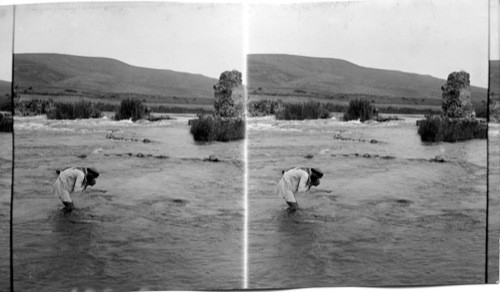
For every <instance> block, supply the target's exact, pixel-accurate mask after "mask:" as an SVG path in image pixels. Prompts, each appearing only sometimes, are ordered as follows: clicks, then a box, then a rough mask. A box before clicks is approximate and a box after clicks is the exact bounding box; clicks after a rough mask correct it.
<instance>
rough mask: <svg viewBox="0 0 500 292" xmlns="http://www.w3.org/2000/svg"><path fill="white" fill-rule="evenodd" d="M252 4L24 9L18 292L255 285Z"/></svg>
mask: <svg viewBox="0 0 500 292" xmlns="http://www.w3.org/2000/svg"><path fill="white" fill-rule="evenodd" d="M242 8H243V7H242V6H241V5H237V4H194V3H185V4H178V3H176V4H175V3H152V2H151V3H133V2H128V3H72V4H61V3H59V4H40V5H21V6H16V7H15V11H14V23H15V29H14V40H15V44H14V61H13V67H14V68H13V88H14V93H15V94H14V95H15V96H14V104H15V116H14V139H15V140H14V141H15V143H14V148H15V169H14V173H15V177H14V201H13V205H14V207H13V222H12V225H13V258H14V260H13V271H14V289H15V290H16V291H37V290H40V289H42V288H43V290H47V291H49V290H50V291H69V290H72V289H73V290H74V289H77V290H78V291H79V290H80V289H84V290H86V291H87V290H88V291H93V290H97V291H101V290H109V291H130V290H200V289H203V290H207V289H208V290H222V289H241V288H243V282H244V275H243V273H244V267H243V259H244V257H243V250H244V246H243V238H244V235H243V230H244V159H243V155H244V149H243V146H244V138H245V123H244V118H243V115H244V107H243V105H244V91H243V85H242V80H243V76H242V72H243V68H244V56H243V47H242V44H243V42H242V38H243V33H242V32H243V29H242V26H243V24H242V21H241V20H242ZM4 14H8V13H4ZM2 15H3V14H2ZM2 28H3V26H2ZM2 44H3V42H2ZM0 79H8V78H7V77H4V78H0ZM7 81H8V80H7ZM3 84H4V83H0V85H2V86H3ZM5 85H6V88H9V86H10V83H9V82H5ZM2 89H3V87H2ZM8 93H9V91H6V93H3V91H2V96H3V95H5V94H8ZM2 135H8V134H7V133H5V134H4V133H2ZM8 141H10V140H9V139H3V137H2V144H3V143H6V144H7V145H8ZM4 149H5V148H3V147H2V152H1V155H2V156H1V159H2V161H9V157H10V156H9V153H10V152H6V151H5V150H4ZM4 152H5V153H4ZM7 172H8V169H7V168H5V169H4V164H3V163H2V180H1V183H2V186H3V184H8V183H9V180H8V178H10V177H8V176H7V175H5V179H4V173H7ZM3 189H4V188H2V190H3ZM4 197H5V199H4ZM8 197H9V193H7V194H4V193H3V191H2V197H1V199H2V208H4V207H5V208H8V206H7V205H6V204H7V203H5V206H4V201H5V202H8ZM2 210H3V209H2ZM7 210H8V209H7ZM0 220H2V221H1V223H2V227H1V228H2V229H1V231H2V232H4V230H8V229H6V228H4V221H5V222H7V218H5V220H4V218H3V217H0ZM6 226H7V225H6ZM0 238H1V239H0V244H2V246H3V245H4V244H6V242H5V243H4V241H5V240H4V239H3V238H4V237H3V236H0ZM2 250H3V249H2ZM5 258H6V257H5ZM0 259H1V260H2V266H0V267H2V270H1V271H2V275H1V277H3V274H4V273H3V263H4V260H3V259H4V255H3V254H2V257H1V258H0ZM1 279H3V278H1ZM1 279H0V282H3V281H2V280H1ZM0 290H4V289H2V287H0Z"/></svg>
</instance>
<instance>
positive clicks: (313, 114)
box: [275, 101, 331, 120]
mask: <svg viewBox="0 0 500 292" xmlns="http://www.w3.org/2000/svg"><path fill="white" fill-rule="evenodd" d="M275 116H276V119H277V120H312V119H329V118H331V115H330V111H329V110H328V109H327V108H326V107H325V106H324V105H323V104H322V103H320V102H319V101H308V102H305V103H284V104H283V105H282V106H281V107H279V108H277V109H275Z"/></svg>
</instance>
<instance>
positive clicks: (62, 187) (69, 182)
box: [51, 167, 99, 212]
mask: <svg viewBox="0 0 500 292" xmlns="http://www.w3.org/2000/svg"><path fill="white" fill-rule="evenodd" d="M56 172H57V174H58V175H59V176H58V177H57V179H56V181H55V182H54V185H52V189H51V192H52V193H53V194H54V195H56V196H57V197H59V199H61V201H62V203H63V204H64V209H63V210H64V211H65V212H71V211H72V210H73V209H74V208H75V207H74V206H73V201H71V194H73V193H78V192H83V191H84V190H85V189H86V188H87V186H93V185H95V179H96V178H97V177H98V176H99V173H98V172H97V170H95V169H94V168H90V167H69V168H66V169H64V170H63V171H59V170H57V171H56Z"/></svg>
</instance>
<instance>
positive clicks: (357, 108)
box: [344, 99, 378, 122]
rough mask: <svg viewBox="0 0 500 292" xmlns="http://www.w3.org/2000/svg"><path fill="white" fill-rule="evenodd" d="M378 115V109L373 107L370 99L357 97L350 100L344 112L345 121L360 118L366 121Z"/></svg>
mask: <svg viewBox="0 0 500 292" xmlns="http://www.w3.org/2000/svg"><path fill="white" fill-rule="evenodd" d="M377 116H378V110H377V109H376V108H375V107H373V106H372V105H371V104H370V102H369V101H368V100H366V99H357V100H351V101H350V102H349V107H348V108H347V111H346V112H345V113H344V121H351V120H360V121H361V122H364V121H366V120H371V119H374V118H376V117H377Z"/></svg>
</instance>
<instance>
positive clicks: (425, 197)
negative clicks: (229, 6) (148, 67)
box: [248, 115, 487, 288]
mask: <svg viewBox="0 0 500 292" xmlns="http://www.w3.org/2000/svg"><path fill="white" fill-rule="evenodd" d="M401 117H402V118H404V121H391V122H385V123H377V122H374V123H364V124H361V123H359V122H357V121H351V122H342V121H339V119H338V115H337V117H334V118H332V119H329V120H309V121H276V120H274V119H273V118H269V117H266V118H252V119H251V120H250V121H249V124H248V156H249V165H248V171H249V173H248V175H249V180H248V200H249V234H248V238H249V248H248V249H249V254H248V258H249V279H248V281H249V283H250V284H249V285H250V288H291V287H318V286H401V285H444V284H472V283H484V278H485V269H484V267H485V245H486V242H485V227H486V226H485V219H486V213H485V211H486V190H487V188H486V173H487V171H486V170H487V168H486V167H487V163H486V159H487V153H486V152H487V141H486V140H472V141H467V142H460V143H454V144H452V143H438V144H423V143H422V142H421V141H420V138H419V136H418V134H417V127H416V121H417V120H418V119H421V118H423V117H422V116H410V115H405V116H401ZM437 155H440V156H441V157H443V158H444V159H445V162H444V163H437V162H432V161H431V159H433V158H435V157H436V156H437ZM296 165H300V166H309V167H313V166H316V167H319V168H321V169H322V170H323V171H324V173H325V175H324V177H323V179H322V180H321V185H320V186H318V187H317V188H313V189H312V190H311V191H310V192H309V193H308V194H306V195H301V196H298V197H297V201H298V204H299V207H300V210H298V211H297V212H295V213H288V212H287V211H286V207H287V205H286V204H285V202H284V200H283V199H282V198H280V197H278V195H277V194H276V193H275V186H276V184H277V182H278V181H279V179H280V177H281V170H282V169H284V168H288V167H291V166H296Z"/></svg>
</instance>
